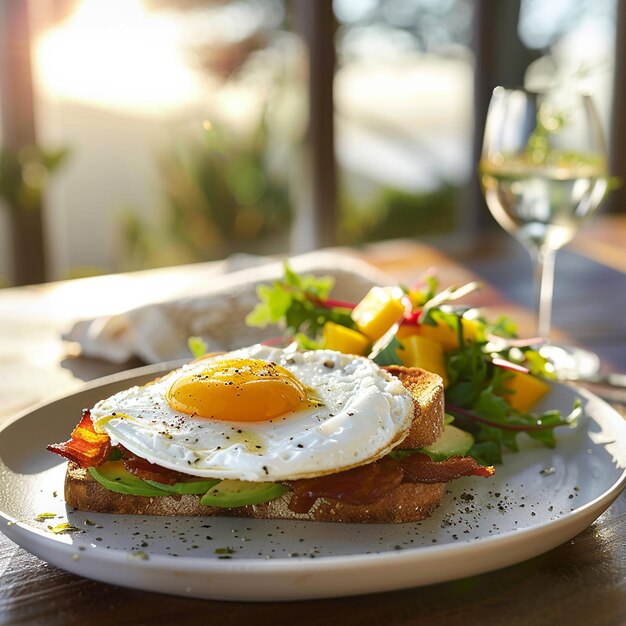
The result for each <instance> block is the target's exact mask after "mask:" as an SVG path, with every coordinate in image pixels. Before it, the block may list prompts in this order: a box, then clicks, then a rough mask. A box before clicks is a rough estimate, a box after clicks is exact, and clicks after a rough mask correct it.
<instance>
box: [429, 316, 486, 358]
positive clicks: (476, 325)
mask: <svg viewBox="0 0 626 626" xmlns="http://www.w3.org/2000/svg"><path fill="white" fill-rule="evenodd" d="M461 324H462V325H463V337H464V338H465V341H468V342H471V341H476V337H477V336H478V331H479V329H480V326H481V324H480V322H479V321H478V320H472V319H466V318H464V317H463V318H461ZM417 332H418V333H419V334H420V335H421V336H422V337H427V338H428V339H432V340H433V341H437V342H438V343H440V344H441V345H442V346H443V349H444V351H445V352H448V351H449V350H456V349H457V348H458V347H459V334H458V331H457V329H456V328H450V326H448V324H446V323H445V322H444V321H440V322H439V323H438V324H437V326H430V325H429V324H422V325H421V326H419V327H418V331H417Z"/></svg>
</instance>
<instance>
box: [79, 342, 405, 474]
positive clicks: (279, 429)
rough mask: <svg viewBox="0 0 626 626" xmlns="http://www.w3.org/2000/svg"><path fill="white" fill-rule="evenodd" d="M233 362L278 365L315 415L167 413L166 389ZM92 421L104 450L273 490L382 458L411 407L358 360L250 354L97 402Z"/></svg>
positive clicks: (320, 353)
mask: <svg viewBox="0 0 626 626" xmlns="http://www.w3.org/2000/svg"><path fill="white" fill-rule="evenodd" d="M237 358H254V359H260V360H264V361H271V362H274V363H278V364H279V365H282V366H283V367H285V368H286V369H288V370H289V371H291V372H292V373H293V375H294V376H295V377H296V378H298V379H299V380H300V381H301V382H302V383H303V384H304V385H305V386H306V387H308V388H311V389H313V390H315V394H316V396H317V397H318V398H319V399H320V400H321V401H322V403H323V406H321V407H314V408H308V409H305V410H301V411H297V412H294V413H290V414H288V415H287V416H285V417H280V418H276V419H273V420H269V421H264V422H225V421H220V420H211V419H207V418H203V417H197V416H196V417H194V416H191V415H186V414H183V413H180V412H177V411H174V410H173V409H172V408H171V407H170V406H169V405H168V403H167V401H166V400H165V395H166V392H167V390H168V388H169V387H170V385H171V384H172V382H173V381H174V380H175V379H177V378H178V377H180V376H186V375H189V374H192V373H194V372H196V371H198V372H200V371H202V370H203V369H204V368H206V366H207V364H208V363H209V362H212V361H219V360H221V359H237ZM91 418H92V420H93V423H94V426H95V428H96V430H98V431H100V432H106V433H107V434H108V435H109V437H110V438H111V442H112V444H114V445H115V444H121V445H123V446H124V447H125V448H127V449H128V450H130V451H131V452H133V453H134V454H136V455H138V456H140V457H142V458H144V459H146V460H148V461H150V462H151V463H155V464H157V465H160V466H162V467H165V468H168V469H171V470H175V471H179V472H183V473H186V474H191V475H194V476H202V477H207V478H209V477H210V478H231V479H239V480H249V481H260V482H262V481H280V480H294V479H298V478H308V477H313V476H319V475H324V474H329V473H335V472H338V471H341V470H346V469H349V468H351V467H354V466H358V465H363V464H365V463H370V462H372V461H374V460H376V459H378V458H380V457H382V456H384V455H385V454H387V453H388V452H389V451H390V450H392V449H393V448H394V447H395V446H396V445H397V444H398V443H400V441H402V440H403V439H404V438H405V437H406V435H407V434H408V429H409V428H410V426H411V423H412V419H413V400H412V398H411V395H410V394H409V392H408V391H407V390H406V389H405V388H404V386H403V385H402V383H401V382H400V381H399V380H397V379H396V378H394V377H393V376H391V375H389V374H388V373H387V372H385V371H384V370H382V369H381V368H380V367H379V366H378V365H376V364H375V363H373V362H372V361H371V360H369V359H367V358H364V357H356V356H350V355H345V354H341V353H339V352H334V351H331V350H315V351H310V352H294V351H289V350H287V351H285V350H281V349H277V348H269V347H266V346H261V345H256V346H252V347H250V348H243V349H241V350H236V351H234V352H230V353H228V354H224V355H220V356H217V357H214V358H212V359H205V360H203V361H199V362H196V363H191V364H189V365H185V366H183V367H182V368H180V369H178V370H174V371H173V372H170V373H169V374H168V375H166V376H165V377H163V378H161V379H160V380H158V381H157V382H155V383H152V384H150V385H147V386H143V387H132V388H131V389H127V390H125V391H121V392H119V393H117V394H115V395H113V396H111V397H110V398H107V399H106V400H101V401H100V402H98V403H97V404H96V405H95V406H94V407H93V409H92V410H91Z"/></svg>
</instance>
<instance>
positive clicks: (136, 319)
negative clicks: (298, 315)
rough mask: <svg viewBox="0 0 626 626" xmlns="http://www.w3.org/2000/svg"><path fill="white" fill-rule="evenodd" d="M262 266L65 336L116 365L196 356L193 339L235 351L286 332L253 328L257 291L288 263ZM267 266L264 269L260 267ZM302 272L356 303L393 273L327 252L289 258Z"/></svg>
mask: <svg viewBox="0 0 626 626" xmlns="http://www.w3.org/2000/svg"><path fill="white" fill-rule="evenodd" d="M255 263H256V265H257V266H256V267H249V268H246V269H242V270H238V271H233V272H228V269H227V268H228V264H225V266H224V267H225V268H226V269H225V270H224V271H225V272H227V273H223V274H221V275H217V276H216V275H215V270H214V269H213V271H211V272H210V275H209V276H208V280H207V281H206V282H208V283H209V284H208V286H206V285H205V284H204V283H205V281H199V282H200V283H201V284H202V285H203V287H202V288H201V289H194V292H193V293H189V295H188V297H183V298H181V299H177V300H172V301H167V302H159V303H156V304H149V305H146V306H142V307H139V308H136V309H133V310H130V311H127V312H125V313H123V314H120V315H113V316H106V317H98V318H95V319H92V320H83V321H80V322H78V323H76V324H75V325H74V327H73V328H72V329H71V330H70V331H69V332H68V333H67V334H66V335H64V339H66V340H68V341H76V342H78V343H80V345H81V349H82V354H83V355H85V356H88V357H94V358H100V359H104V360H107V361H111V362H114V363H125V362H126V361H128V360H130V359H131V358H133V357H139V358H140V359H142V360H143V361H145V362H146V363H159V362H162V361H170V360H174V359H183V358H187V357H189V356H190V352H189V348H188V346H187V339H188V338H189V337H190V336H200V337H202V338H203V339H204V340H205V341H206V342H207V344H208V348H209V350H210V351H222V350H233V349H235V348H238V347H242V346H246V345H251V344H253V343H256V342H258V341H263V340H265V339H268V338H270V337H275V336H276V335H278V334H280V331H278V330H277V329H276V328H266V329H259V328H249V327H247V326H246V324H245V321H244V320H245V317H246V315H247V314H248V313H249V312H250V311H251V310H252V309H253V308H254V305H255V304H256V302H257V295H256V287H257V285H258V284H259V283H270V282H272V281H273V280H276V279H278V278H280V277H281V276H282V275H283V262H282V261H272V262H268V261H267V259H257V260H256V261H255ZM259 263H263V264H262V265H260V266H259V265H258V264H259ZM289 263H290V265H291V267H292V268H293V269H294V270H295V271H296V272H299V273H314V274H316V275H319V276H321V275H324V276H327V275H331V276H333V277H334V279H335V287H334V289H333V292H332V294H333V297H335V298H338V299H342V300H347V301H352V302H356V301H358V300H359V299H360V298H362V297H363V296H364V295H365V294H366V293H367V291H368V290H369V289H370V287H372V286H373V285H375V284H379V285H380V284H389V283H390V282H391V281H390V279H389V277H388V276H387V275H385V274H384V273H382V272H380V271H379V270H377V269H375V268H373V267H372V266H370V265H368V264H367V263H365V262H363V261H361V260H359V259H356V258H354V257H352V256H350V255H348V254H343V253H338V252H331V251H322V252H313V253H309V254H304V255H301V256H297V257H292V258H291V259H289Z"/></svg>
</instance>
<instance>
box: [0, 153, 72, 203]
mask: <svg viewBox="0 0 626 626" xmlns="http://www.w3.org/2000/svg"><path fill="white" fill-rule="evenodd" d="M68 154H69V151H68V150H67V148H59V149H56V150H44V149H42V148H39V147H37V146H27V147H24V148H21V149H19V150H11V149H9V148H1V149H0V199H2V200H4V202H5V203H6V206H7V208H8V210H9V211H22V210H23V211H29V210H36V209H38V208H39V207H40V206H41V198H42V195H43V193H44V191H45V190H46V187H47V185H48V182H49V180H50V177H51V175H52V174H53V173H54V172H55V171H56V170H58V169H59V167H61V165H62V164H63V163H64V162H65V160H66V158H67V156H68Z"/></svg>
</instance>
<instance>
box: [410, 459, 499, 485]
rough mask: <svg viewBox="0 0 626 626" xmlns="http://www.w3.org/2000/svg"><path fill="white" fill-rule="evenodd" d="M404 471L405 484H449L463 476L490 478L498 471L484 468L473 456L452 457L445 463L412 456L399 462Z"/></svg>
mask: <svg viewBox="0 0 626 626" xmlns="http://www.w3.org/2000/svg"><path fill="white" fill-rule="evenodd" d="M399 463H400V465H401V466H402V470H403V471H404V482H411V483H447V482H450V481H451V480H454V479H455V478H461V477H462V476H483V477H485V478H489V477H490V476H492V475H493V474H494V472H495V471H496V470H495V468H494V467H492V466H489V467H484V466H482V465H479V464H478V463H476V460H475V459H473V458H472V457H471V456H451V457H450V458H448V459H446V460H445V461H439V462H437V461H433V460H432V459H431V458H430V457H429V456H427V455H426V454H420V453H416V454H411V455H410V456H407V457H405V458H404V459H402V460H401V461H399Z"/></svg>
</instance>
